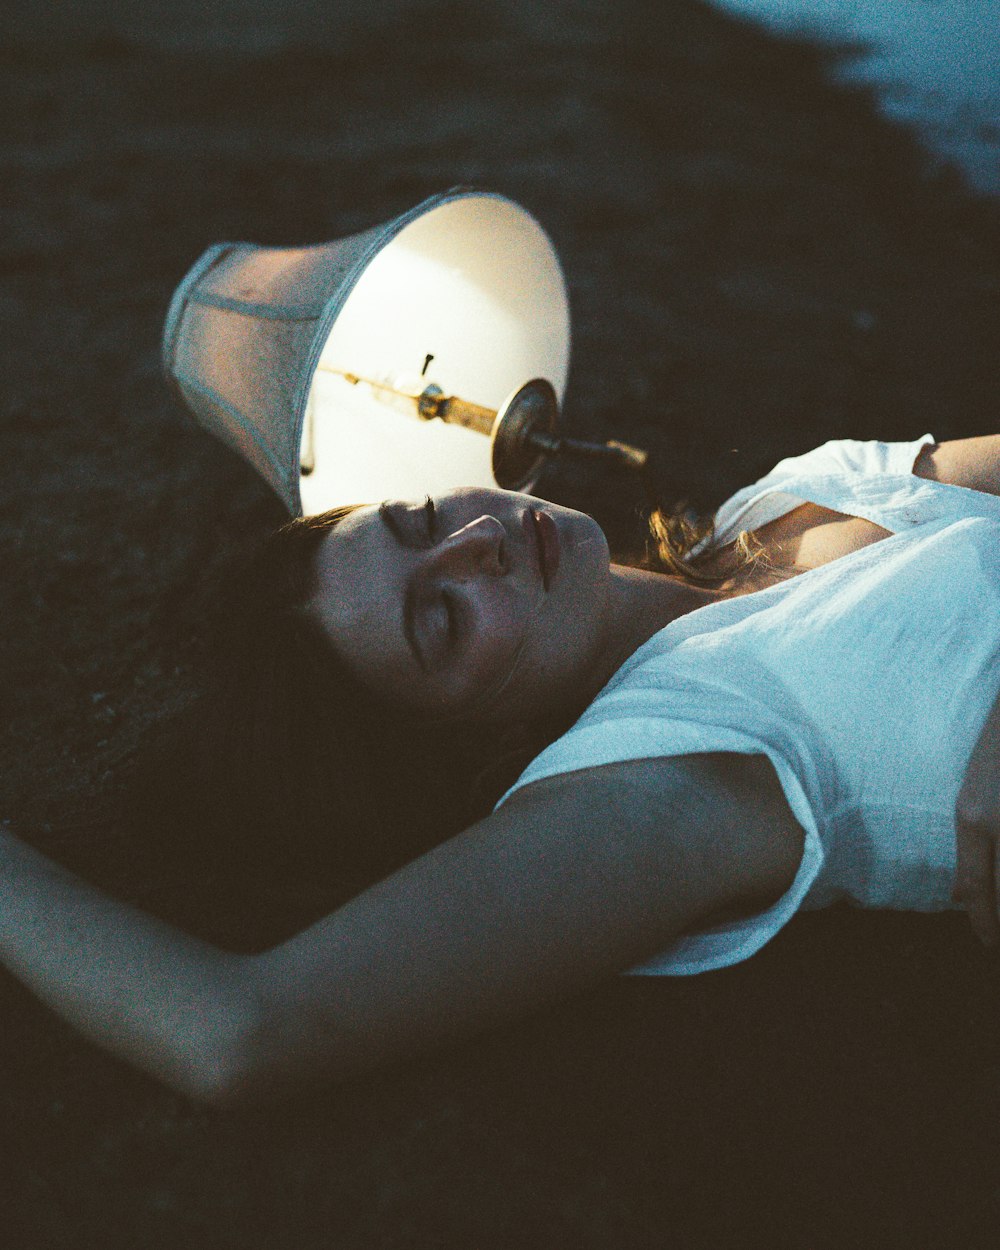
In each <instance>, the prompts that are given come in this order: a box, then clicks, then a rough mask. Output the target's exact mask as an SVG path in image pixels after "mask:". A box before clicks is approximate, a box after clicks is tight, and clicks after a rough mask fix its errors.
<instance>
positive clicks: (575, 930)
mask: <svg viewBox="0 0 1000 1250" xmlns="http://www.w3.org/2000/svg"><path fill="white" fill-rule="evenodd" d="M802 841H803V839H802V831H801V829H800V828H799V826H798V825H797V823H796V822H795V819H794V817H793V816H792V814H791V811H790V810H789V808H788V806H787V803H786V801H785V799H784V795H783V794H782V792H781V788H780V786H779V784H778V782H777V779H776V777H775V775H774V772H773V770H772V768H771V766H770V764H769V763H767V761H766V760H764V759H763V758H762V757H757V756H752V757H743V756H731V755H715V756H692V757H685V758H683V759H662V760H643V761H637V762H631V763H628V764H616V765H608V766H605V767H603V768H597V769H592V770H588V771H587V772H584V773H577V774H569V775H567V776H564V777H558V778H552V779H550V780H549V781H543V782H538V783H536V784H535V785H533V786H529V787H526V788H525V789H524V790H523V791H521V792H519V793H518V794H516V795H515V796H514V797H513V798H512V799H511V800H510V801H509V802H508V803H507V804H505V805H504V807H502V808H501V809H500V810H499V811H498V812H496V813H494V814H493V815H492V816H490V817H488V818H487V819H486V820H484V821H482V822H480V823H479V824H477V825H476V826H474V827H473V828H472V829H470V830H468V831H467V832H466V833H464V834H462V835H461V836H459V837H457V838H454V839H451V840H450V841H449V842H447V843H445V844H443V845H442V846H440V847H438V848H437V849H435V850H434V851H432V852H430V853H429V854H428V855H425V856H423V857H421V858H420V859H419V860H416V861H415V862H414V863H412V864H410V865H408V866H407V867H406V868H404V869H402V870H401V871H400V872H397V873H395V874H393V876H391V877H389V878H387V879H386V880H385V881H383V882H380V883H379V884H378V885H376V886H375V887H373V888H372V889H370V890H368V891H367V892H366V893H364V894H362V895H360V896H359V897H358V898H356V899H354V900H353V901H352V902H351V903H349V904H348V905H347V906H345V907H343V908H341V909H340V910H338V911H337V912H335V913H333V914H332V915H330V916H328V917H327V918H326V919H324V920H322V921H320V922H319V923H318V924H316V925H314V926H312V927H311V928H310V929H308V930H306V931H305V932H304V933H301V934H299V935H298V936H297V937H295V938H293V939H291V940H290V941H288V942H285V943H283V944H282V945H280V946H278V947H275V948H274V949H273V950H271V951H268V952H265V953H264V954H262V955H253V956H234V955H229V954H226V953H224V952H221V951H218V950H216V949H214V948H212V947H210V946H206V945H204V944H202V943H199V942H196V941H194V940H192V939H189V938H187V937H185V936H183V935H182V934H180V933H178V932H176V931H175V930H173V929H171V928H169V927H168V926H165V925H162V924H160V923H159V922H157V921H154V920H151V919H150V918H148V917H146V916H144V915H142V914H141V913H139V912H137V911H135V910H134V909H132V908H130V907H128V906H125V905H122V904H119V903H116V902H113V901H112V900H110V899H108V898H106V897H104V896H102V895H101V894H99V893H97V892H96V891H93V890H91V889H90V888H89V887H87V886H86V885H83V884H82V883H80V882H79V881H77V880H76V879H75V878H73V877H72V876H71V875H70V874H68V873H66V872H64V871H63V870H61V869H59V868H57V867H55V866H54V865H52V864H50V863H49V862H48V861H47V860H45V859H44V858H43V857H41V856H39V855H37V854H36V853H35V852H33V851H31V850H29V849H28V848H26V847H24V846H22V845H21V844H20V843H18V842H17V841H16V840H15V839H13V838H9V837H8V838H6V839H4V843H3V882H2V889H0V899H2V902H0V912H2V919H0V959H2V960H3V962H5V963H6V965H7V966H8V967H9V968H10V970H11V971H12V972H14V973H15V974H16V975H17V976H18V977H19V978H20V979H21V980H22V981H24V982H25V984H27V985H28V986H29V987H30V988H31V989H33V990H34V991H35V993H37V994H38V995H39V997H41V998H43V999H44V1000H45V1001H46V1002H48V1003H49V1004H50V1005H51V1006H52V1007H54V1008H55V1009H56V1010H57V1011H58V1012H59V1013H60V1014H62V1015H63V1016H65V1017H66V1018H67V1019H68V1020H70V1021H71V1022H72V1023H73V1024H75V1025H76V1026H77V1027H78V1028H80V1029H81V1030H82V1031H83V1032H85V1033H86V1034H87V1036H89V1037H90V1038H91V1039H92V1040H94V1041H95V1042H97V1043H98V1044H100V1045H102V1046H104V1047H105V1048H107V1049H109V1050H111V1051H112V1052H113V1053H115V1054H117V1055H119V1056H120V1057H121V1058H124V1059H126V1060H128V1061H129V1062H132V1063H134V1064H137V1065H138V1066H139V1067H141V1068H143V1069H145V1070H146V1071H147V1072H150V1073H152V1074H153V1075H155V1076H157V1077H159V1078H161V1079H163V1080H165V1081H167V1082H168V1083H170V1084H172V1085H173V1086H174V1087H176V1088H179V1089H180V1090H181V1091H182V1092H184V1093H185V1094H188V1095H190V1096H194V1097H199V1098H203V1099H206V1100H209V1101H213V1102H218V1103H228V1102H235V1101H239V1100H244V1099H246V1100H252V1099H256V1098H259V1097H262V1096H266V1095H271V1094H276V1093H280V1092H282V1091H283V1090H286V1089H289V1088H294V1087H295V1086H296V1085H300V1084H303V1083H305V1082H306V1081H308V1080H310V1079H336V1078H339V1077H342V1076H345V1075H348V1074H349V1073H352V1072H356V1071H358V1070H359V1069H362V1068H367V1067H370V1066H372V1065H374V1064H377V1063H380V1062H385V1061H391V1060H395V1059H400V1058H403V1057H406V1056H409V1055H411V1054H414V1053H416V1052H417V1051H419V1050H423V1049H426V1048H427V1047H429V1046H432V1045H434V1044H436V1043H440V1042H444V1041H447V1040H452V1039H456V1038H460V1037H463V1036H466V1035H468V1034H470V1033H473V1032H475V1031H478V1030H480V1029H482V1028H485V1027H487V1026H489V1025H491V1024H495V1023H497V1022H499V1021H502V1020H505V1019H509V1018H511V1017H513V1016H514V1015H517V1014H520V1013H522V1012H524V1011H527V1010H529V1009H531V1008H532V1007H535V1006H538V1005H540V1004H542V1003H544V1002H546V1001H549V1000H551V999H554V998H556V997H558V996H561V995H565V994H567V993H569V992H572V991H573V990H574V989H577V988H580V987H582V986H584V985H586V984H588V983H591V982H593V981H595V980H597V979H598V978H600V977H602V976H605V975H609V974H613V973H615V972H619V971H621V970H623V969H625V968H628V967H630V966H632V965H634V964H636V963H638V962H640V961H642V960H644V959H646V958H648V957H649V956H651V955H653V954H654V953H656V952H657V951H659V950H662V949H663V948H664V947H666V946H667V945H668V944H669V943H670V942H671V941H672V940H673V939H674V938H676V937H677V936H678V935H679V934H680V933H681V932H683V931H684V930H686V929H690V928H692V927H695V926H699V925H704V924H706V923H709V922H710V919H711V917H712V916H714V915H715V914H717V913H719V912H721V911H732V910H737V911H740V910H742V911H748V910H755V909H760V908H763V907H766V906H768V905H769V904H770V903H771V902H773V901H774V900H775V899H776V898H777V897H779V896H780V894H781V893H783V892H784V890H786V889H787V888H788V886H789V885H790V884H791V881H792V879H793V878H794V875H795V871H796V869H797V866H798V863H799V860H800V858H801V853H802Z"/></svg>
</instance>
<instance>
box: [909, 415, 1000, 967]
mask: <svg viewBox="0 0 1000 1250" xmlns="http://www.w3.org/2000/svg"><path fill="white" fill-rule="evenodd" d="M913 472H914V473H915V474H916V476H917V477H926V478H930V479H931V480H932V481H935V482H945V483H947V484H948V485H949V486H965V487H966V488H968V489H969V490H978V491H983V492H984V493H985V494H989V495H1000V434H986V435H983V436H982V437H979V438H960V439H953V440H951V441H949V442H946V443H938V444H936V445H935V444H929V445H928V446H926V447H923V448H921V450H920V454H919V456H918V457H917V460H916V463H915V464H914V466H913ZM955 832H956V846H957V865H956V870H955V889H954V891H953V894H952V897H953V899H954V901H955V902H956V903H961V904H962V906H963V907H964V908H965V910H966V911H967V912H968V914H969V919H970V921H971V922H972V928H973V931H974V932H975V934H976V936H977V937H978V938H979V939H980V941H982V942H983V943H985V944H986V945H987V946H996V945H997V944H1000V920H998V913H997V909H998V900H1000V888H998V880H997V878H998V874H1000V858H998V855H997V844H998V842H1000V699H998V701H997V702H996V703H995V704H994V706H993V710H992V711H991V713H990V715H989V716H988V717H987V719H986V723H985V724H984V726H983V728H982V731H981V732H980V735H979V740H978V742H977V744H976V748H975V750H974V751H973V753H972V757H971V758H970V760H969V764H968V767H967V769H966V773H965V777H964V779H963V782H962V788H961V790H960V791H959V795H958V802H957V803H956V806H955Z"/></svg>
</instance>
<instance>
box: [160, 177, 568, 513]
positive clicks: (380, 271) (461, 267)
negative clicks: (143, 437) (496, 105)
mask: <svg viewBox="0 0 1000 1250" xmlns="http://www.w3.org/2000/svg"><path fill="white" fill-rule="evenodd" d="M569 344H570V330H569V309H568V302H567V297H566V287H565V283H564V281H563V276H562V272H561V270H560V267H559V261H558V258H557V257H556V254H555V250H554V249H553V246H552V244H551V242H550V241H549V239H548V237H547V236H546V234H545V232H544V231H543V230H542V228H541V226H540V225H539V224H538V222H537V221H536V220H535V219H534V217H532V215H531V214H530V213H529V212H527V211H526V210H525V209H524V208H522V207H520V206H519V205H517V204H515V203H514V202H513V201H512V200H510V199H507V198H506V197H504V196H502V195H496V194H493V193H488V192H481V191H470V190H467V189H462V188H457V189H454V190H451V191H448V192H446V193H445V194H443V195H438V196H434V197H432V198H431V199H428V200H425V201H424V202H423V203H422V204H420V205H418V206H417V207H416V208H414V209H411V210H410V211H409V212H406V213H403V214H402V215H401V216H399V217H396V218H395V219H394V220H392V221H390V222H388V223H387V224H385V225H381V226H376V227H374V228H372V229H370V230H366V231H364V232H362V233H361V234H354V235H350V236H348V237H347V238H343V239H338V240H335V241H334V242H331V243H325V244H320V245H318V246H314V247H299V248H271V247H258V246H256V245H254V244H250V243H220V244H216V245H215V246H214V247H210V248H209V249H208V251H206V252H205V253H204V255H203V256H202V257H201V258H200V259H199V260H198V261H197V263H196V264H195V265H194V267H193V268H192V269H191V271H190V272H189V273H188V275H187V277H186V278H185V279H184V281H183V282H182V283H181V285H180V287H179V288H178V289H177V292H176V293H175V295H174V298H173V300H172V302H171V305H170V310H169V313H168V316H167V322H166V326H165V329H164V337H163V358H164V368H165V370H166V373H167V376H168V377H169V378H170V380H171V381H172V383H173V384H174V385H175V386H176V387H177V389H178V391H179V392H180V394H181V396H182V397H183V399H184V401H185V403H186V405H187V407H188V408H189V409H190V411H191V412H192V413H193V415H194V416H195V417H196V418H197V420H198V421H199V422H200V423H201V424H202V425H204V426H205V427H206V428H207V429H208V430H210V431H211V432H212V433H213V434H215V435H216V436H217V437H219V438H221V439H222V440H223V441H224V442H225V443H227V444H228V445H229V446H230V447H232V448H234V449H235V450H236V451H237V452H238V453H239V454H240V455H242V456H244V457H245V458H246V459H247V460H248V461H249V462H250V463H251V464H252V465H253V466H254V467H255V468H256V469H257V471H258V472H259V473H260V474H261V476H262V477H263V478H264V479H265V480H266V481H267V482H268V483H269V484H270V485H271V486H272V487H273V488H274V490H275V491H276V492H277V493H278V495H279V496H280V498H281V499H282V500H283V502H284V503H285V505H286V507H287V508H288V510H289V512H291V513H293V514H297V513H300V512H303V511H304V512H306V513H315V512H320V511H323V510H325V509H327V508H330V507H334V506H336V505H338V504H345V503H360V502H369V501H374V500H379V499H383V498H386V497H389V496H394V497H397V498H413V497H420V496H422V495H424V494H427V493H431V494H434V493H437V492H440V491H442V490H446V489H448V488H450V487H453V486H460V485H489V486H493V485H503V486H508V487H512V488H517V489H522V490H530V489H531V486H532V485H533V483H534V481H535V479H536V477H537V473H538V468H539V466H540V460H539V458H538V455H537V454H535V453H531V454H528V455H524V454H520V453H519V454H518V455H511V454H510V449H509V447H508V449H507V452H506V453H503V454H501V452H502V449H501V448H500V445H499V444H498V441H497V439H496V437H494V435H495V433H496V429H497V425H496V421H495V418H496V416H497V414H502V413H503V412H504V411H505V410H506V411H507V412H508V414H511V413H512V412H514V410H516V412H514V415H515V416H517V415H518V414H520V416H521V418H523V416H524V414H525V413H532V414H534V415H533V416H532V418H531V419H532V421H533V422H534V423H535V424H538V421H541V420H542V418H541V416H540V415H539V414H541V413H542V410H543V409H544V412H545V416H544V422H548V425H549V427H551V425H552V419H551V416H552V413H554V411H555V410H556V408H557V407H558V402H559V401H560V400H561V398H562V395H563V392H564V390H565V386H566V377H567V372H568V368H569ZM526 384H527V386H526ZM546 388H548V389H546ZM433 417H444V418H445V419H443V420H435V419H428V418H433ZM536 417H537V418H538V420H537V421H536ZM544 422H542V423H543V424H544ZM510 424H511V423H510V422H508V428H509V427H510ZM515 424H516V421H515ZM521 424H522V425H523V424H524V421H523V419H522V420H521ZM508 442H509V440H508ZM505 456H506V458H505Z"/></svg>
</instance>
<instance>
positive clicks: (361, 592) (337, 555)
mask: <svg viewBox="0 0 1000 1250" xmlns="http://www.w3.org/2000/svg"><path fill="white" fill-rule="evenodd" d="M393 545H394V544H393V542H392V538H391V535H390V534H389V533H388V531H387V530H386V527H385V525H384V524H383V522H382V520H381V518H380V516H379V513H378V507H377V506H376V505H374V504H371V505H365V506H364V507H361V508H357V509H355V511H354V512H352V513H350V514H349V515H348V516H346V517H345V518H344V519H343V520H342V521H341V522H340V523H339V524H337V525H335V526H333V528H332V529H330V530H329V531H328V532H327V533H326V534H324V536H323V539H322V542H321V543H320V545H319V549H318V551H317V553H316V561H315V569H316V584H315V591H314V595H313V600H312V604H311V606H312V608H313V610H314V612H315V613H316V615H317V616H318V618H319V621H320V623H321V624H322V625H323V626H324V628H325V629H326V631H327V633H328V634H329V635H330V636H331V638H332V639H333V641H334V642H335V643H338V642H339V641H340V638H339V635H340V634H341V633H342V631H343V630H344V629H346V628H349V627H351V626H356V627H359V628H370V627H371V626H372V624H373V623H375V622H377V620H378V618H379V616H384V615H385V611H384V609H385V606H386V603H387V599H388V597H389V596H390V594H391V592H392V590H393V589H394V588H395V582H396V581H397V580H398V573H397V572H396V571H395V570H394V569H393V567H392V566H393V561H392V554H393V553H392V547H393Z"/></svg>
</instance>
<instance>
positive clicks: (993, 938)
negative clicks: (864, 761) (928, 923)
mask: <svg viewBox="0 0 1000 1250" xmlns="http://www.w3.org/2000/svg"><path fill="white" fill-rule="evenodd" d="M955 831H956V836H957V843H958V847H957V849H958V862H957V865H956V869H955V888H954V890H953V891H952V899H953V900H954V901H955V902H956V903H960V904H961V905H962V906H963V907H964V908H965V910H966V911H967V912H968V913H969V919H970V921H971V922H972V929H973V932H974V933H975V935H976V937H978V938H979V940H980V941H981V942H982V943H983V944H984V945H985V946H997V945H1000V916H998V907H1000V880H998V879H1000V854H998V850H997V846H998V843H1000V698H998V699H997V702H996V703H994V705H993V709H992V711H991V712H990V714H989V716H988V717H987V719H986V724H985V725H984V726H983V729H982V732H981V733H980V735H979V739H978V741H977V742H976V746H975V749H974V751H973V752H972V756H971V758H970V759H969V766H968V768H967V769H966V772H965V778H964V779H963V781H962V788H961V789H960V790H959V792H958V799H957V801H956V803H955Z"/></svg>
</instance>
